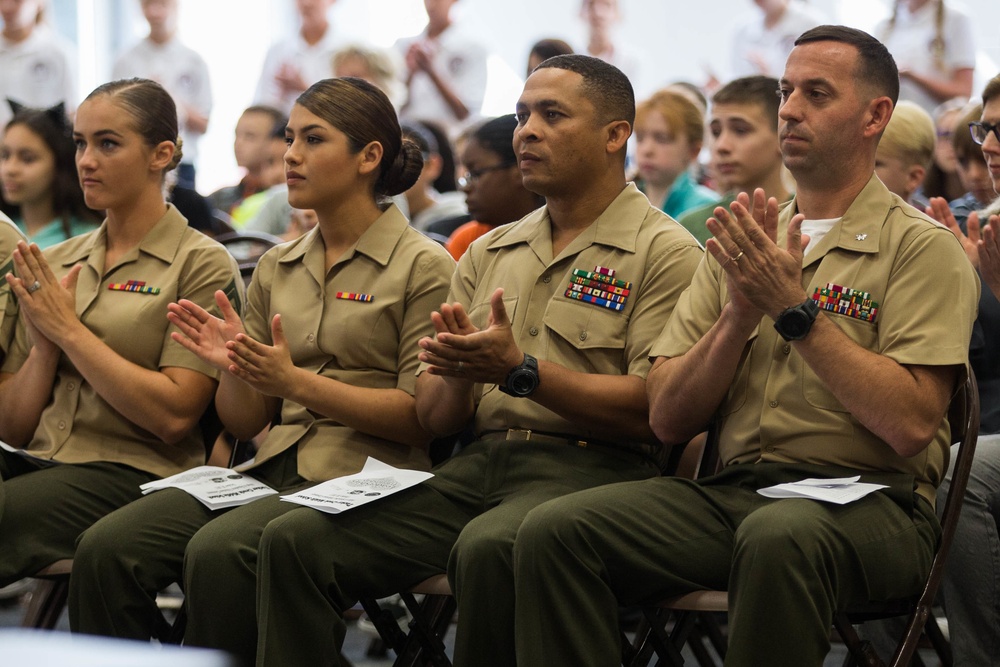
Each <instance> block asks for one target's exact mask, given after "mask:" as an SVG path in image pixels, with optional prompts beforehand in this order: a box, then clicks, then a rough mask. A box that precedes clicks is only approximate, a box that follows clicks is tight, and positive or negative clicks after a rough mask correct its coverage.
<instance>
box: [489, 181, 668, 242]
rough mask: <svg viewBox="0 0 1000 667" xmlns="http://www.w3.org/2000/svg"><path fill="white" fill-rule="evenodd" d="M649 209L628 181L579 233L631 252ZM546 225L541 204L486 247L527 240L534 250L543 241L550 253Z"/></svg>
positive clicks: (544, 209) (549, 229)
mask: <svg viewBox="0 0 1000 667" xmlns="http://www.w3.org/2000/svg"><path fill="white" fill-rule="evenodd" d="M649 209H650V205H649V200H648V199H646V195H644V194H642V193H641V192H640V191H639V189H638V188H637V187H636V186H635V183H629V184H628V185H626V186H625V188H624V189H622V191H621V192H620V193H619V194H618V196H617V197H615V199H614V201H612V202H611V204H610V205H609V206H608V207H607V208H606V209H604V212H603V213H601V214H600V215H599V216H597V219H596V220H594V222H593V223H591V225H590V226H589V227H588V228H587V230H585V231H584V232H583V233H582V234H581V235H580V236H581V237H590V241H589V243H599V244H601V245H606V246H611V247H614V248H618V249H619V250H623V251H625V252H635V251H636V245H637V239H638V236H639V229H640V228H641V227H642V222H643V220H645V218H646V215H647V214H648V213H649ZM550 225H551V222H550V220H549V209H548V206H543V207H542V208H540V209H538V210H537V211H534V212H532V213H529V214H528V215H526V216H525V217H524V218H522V219H521V220H520V222H516V223H514V224H513V225H511V226H510V228H509V229H508V230H506V232H505V233H502V234H497V235H496V236H495V237H494V239H493V240H492V241H491V242H490V244H489V246H487V247H488V248H490V249H493V248H502V247H504V246H512V245H517V244H518V243H527V244H528V245H531V246H532V248H533V249H535V251H536V253H537V252H538V249H537V248H536V246H535V244H537V243H543V242H545V243H548V244H549V250H548V252H551V241H552V230H551V227H550ZM578 240H579V239H578ZM571 245H575V243H574V244H571Z"/></svg>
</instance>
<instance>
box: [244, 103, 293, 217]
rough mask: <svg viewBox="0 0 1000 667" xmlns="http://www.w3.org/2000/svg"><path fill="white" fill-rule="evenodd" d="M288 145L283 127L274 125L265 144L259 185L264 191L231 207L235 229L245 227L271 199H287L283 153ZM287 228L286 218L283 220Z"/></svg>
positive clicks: (281, 124) (280, 124)
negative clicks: (265, 152) (264, 158)
mask: <svg viewBox="0 0 1000 667" xmlns="http://www.w3.org/2000/svg"><path fill="white" fill-rule="evenodd" d="M287 150H288V144H287V143H286V141H285V125H284V124H283V123H278V124H276V125H275V126H274V127H273V128H271V137H270V139H269V140H268V143H267V160H266V161H265V163H264V168H263V169H262V170H261V179H260V181H261V182H260V184H261V185H262V186H264V189H263V190H261V191H260V192H256V193H254V194H252V195H250V196H249V197H247V198H246V199H244V200H243V201H241V202H240V203H239V204H237V205H236V206H234V207H233V210H232V212H231V213H230V216H231V217H232V219H233V225H234V226H235V227H236V228H237V229H241V228H243V227H245V226H246V224H247V222H248V221H249V220H250V219H251V218H253V217H254V216H255V215H257V213H258V212H259V211H260V210H261V207H262V206H263V205H264V203H265V202H267V200H268V199H270V198H271V197H276V196H277V197H283V198H284V199H285V200H286V201H287V199H288V187H287V185H286V184H285V151H287ZM285 226H286V227H287V226H288V218H287V216H286V218H285Z"/></svg>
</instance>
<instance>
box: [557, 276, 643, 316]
mask: <svg viewBox="0 0 1000 667" xmlns="http://www.w3.org/2000/svg"><path fill="white" fill-rule="evenodd" d="M614 276H615V270H614V269H609V268H606V267H603V266H596V267H594V270H593V271H583V270H581V269H573V276H572V277H571V278H570V280H569V287H568V288H567V289H566V292H565V294H564V296H566V297H567V298H569V299H574V300H576V301H583V302H584V303H589V304H593V305H595V306H600V307H601V308H608V309H609V310H614V311H619V312H620V311H621V310H622V309H623V308H625V303H626V302H627V301H628V297H629V294H631V293H632V283H630V282H629V281H627V280H619V279H617V278H615V277H614Z"/></svg>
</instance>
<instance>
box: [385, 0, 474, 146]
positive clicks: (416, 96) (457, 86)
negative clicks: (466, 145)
mask: <svg viewBox="0 0 1000 667" xmlns="http://www.w3.org/2000/svg"><path fill="white" fill-rule="evenodd" d="M456 2H458V0H424V9H425V10H426V11H427V27H426V28H425V29H424V31H423V32H422V33H420V34H419V35H416V36H414V37H406V38H403V39H400V40H398V41H397V42H396V49H397V50H398V51H399V53H400V54H401V55H402V56H403V58H404V59H405V61H406V72H405V75H404V76H405V79H404V81H405V83H406V88H407V92H408V97H407V100H406V104H405V105H404V106H403V112H402V113H403V117H404V118H407V119H411V120H433V121H435V122H437V123H440V124H441V125H443V126H444V127H445V128H446V129H447V131H448V132H449V134H454V133H455V132H456V131H457V129H458V127H459V125H460V124H461V123H462V122H463V121H465V120H467V119H470V118H475V117H476V116H478V115H479V113H480V110H481V109H482V106H483V97H484V96H485V95H486V57H487V53H486V50H485V49H484V48H483V47H482V45H481V44H480V42H479V40H477V39H474V38H472V37H471V36H468V35H466V34H465V33H464V32H463V30H462V28H461V26H460V25H457V24H455V23H454V22H453V20H452V16H451V10H452V7H453V6H454V5H455V3H456Z"/></svg>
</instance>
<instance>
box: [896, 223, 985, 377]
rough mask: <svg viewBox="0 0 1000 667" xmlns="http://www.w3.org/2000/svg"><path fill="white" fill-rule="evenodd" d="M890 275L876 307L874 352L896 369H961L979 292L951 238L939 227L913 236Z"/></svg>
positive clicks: (966, 353)
mask: <svg viewBox="0 0 1000 667" xmlns="http://www.w3.org/2000/svg"><path fill="white" fill-rule="evenodd" d="M928 267H933V270H931V271H928ZM895 272H896V273H895V275H894V276H893V277H892V280H891V281H890V283H889V286H888V288H887V291H886V294H885V298H884V300H883V303H881V304H879V306H880V307H879V312H878V337H879V352H880V353H881V354H884V355H885V356H887V357H889V358H890V359H893V360H894V361H896V362H897V363H900V364H915V365H927V366H948V365H953V364H963V365H964V364H965V363H966V362H967V360H968V355H969V341H970V340H971V339H972V326H973V322H974V321H975V317H976V309H977V307H978V306H977V304H978V303H979V289H980V286H979V279H978V277H977V276H976V272H975V270H974V269H973V268H972V266H971V264H970V263H969V261H968V259H966V257H965V253H964V251H963V250H962V248H961V246H960V245H959V244H958V242H957V241H956V240H955V238H954V236H952V234H951V233H950V232H948V231H947V230H943V229H941V228H938V227H934V228H930V229H927V230H926V231H923V232H921V233H920V234H918V235H916V237H915V238H914V239H913V241H912V242H911V243H909V244H908V245H906V246H905V247H903V248H900V251H899V255H898V257H897V261H896V265H895Z"/></svg>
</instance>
